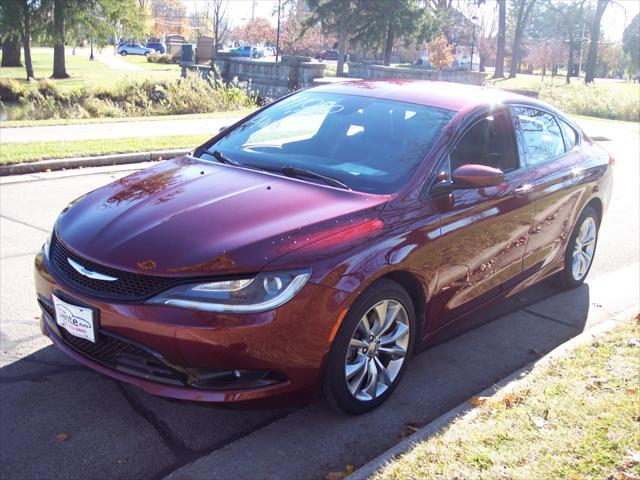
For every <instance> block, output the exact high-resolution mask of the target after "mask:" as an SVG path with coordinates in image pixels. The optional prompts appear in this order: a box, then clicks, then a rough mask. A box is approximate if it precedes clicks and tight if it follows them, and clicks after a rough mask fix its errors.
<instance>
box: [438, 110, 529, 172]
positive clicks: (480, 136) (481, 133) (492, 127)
mask: <svg viewBox="0 0 640 480" xmlns="http://www.w3.org/2000/svg"><path fill="white" fill-rule="evenodd" d="M449 158H450V162H451V171H453V170H455V169H456V168H458V167H460V166H461V165H464V164H465V163H471V164H476V165H487V166H489V167H494V168H499V169H500V170H502V171H503V172H508V171H510V170H516V169H517V168H518V166H519V164H518V155H517V154H516V148H515V141H514V135H513V126H512V125H511V119H510V118H509V116H508V115H506V114H505V113H503V112H498V113H495V114H493V115H489V116H487V117H485V118H483V119H482V120H479V121H478V122H477V123H475V124H474V125H473V126H472V127H471V128H470V129H469V130H467V132H466V133H465V134H464V135H463V137H462V138H461V139H460V141H459V142H458V143H457V145H456V146H455V148H454V149H453V151H452V152H451V155H450V156H449Z"/></svg>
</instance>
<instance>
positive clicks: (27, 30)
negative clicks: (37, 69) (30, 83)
mask: <svg viewBox="0 0 640 480" xmlns="http://www.w3.org/2000/svg"><path fill="white" fill-rule="evenodd" d="M33 8H34V2H30V1H29V0H22V48H23V49H24V68H25V70H26V74H27V80H29V79H31V78H35V74H34V73H33V63H32V62H31V18H32V16H33V10H32V9H33Z"/></svg>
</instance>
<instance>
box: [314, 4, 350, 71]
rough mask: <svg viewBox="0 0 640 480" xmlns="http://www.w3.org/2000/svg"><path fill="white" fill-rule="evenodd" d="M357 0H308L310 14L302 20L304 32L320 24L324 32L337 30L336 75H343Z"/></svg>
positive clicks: (328, 32) (330, 32)
mask: <svg viewBox="0 0 640 480" xmlns="http://www.w3.org/2000/svg"><path fill="white" fill-rule="evenodd" d="M356 3H357V0H355V1H354V0H308V2H307V4H308V6H309V8H310V9H311V11H312V14H311V15H310V16H309V17H308V18H307V19H306V20H305V21H304V23H303V25H302V32H303V33H304V34H306V32H307V31H309V30H310V29H312V28H317V27H318V25H320V30H321V31H322V32H324V33H325V34H333V33H335V32H336V31H337V32H338V65H337V67H336V75H337V76H338V77H342V76H344V58H345V55H346V54H347V43H348V38H347V37H348V31H349V30H353V29H354V28H355V22H356V21H357V20H358V19H357V18H356V17H355V15H356V11H357V8H356Z"/></svg>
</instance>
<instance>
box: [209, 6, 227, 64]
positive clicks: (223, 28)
mask: <svg viewBox="0 0 640 480" xmlns="http://www.w3.org/2000/svg"><path fill="white" fill-rule="evenodd" d="M228 10H229V0H213V19H212V23H213V55H214V57H215V55H216V54H217V53H218V50H220V46H221V45H224V42H225V40H226V39H227V36H228V35H229V31H230V30H231V26H230V25H229V18H228Z"/></svg>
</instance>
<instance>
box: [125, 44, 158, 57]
mask: <svg viewBox="0 0 640 480" xmlns="http://www.w3.org/2000/svg"><path fill="white" fill-rule="evenodd" d="M117 52H118V53H119V54H120V55H122V56H123V57H126V56H127V55H144V56H145V57H146V56H149V55H151V53H152V52H153V49H151V48H147V47H145V46H143V45H140V44H139V43H123V44H122V45H120V46H119V47H118V50H117Z"/></svg>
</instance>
